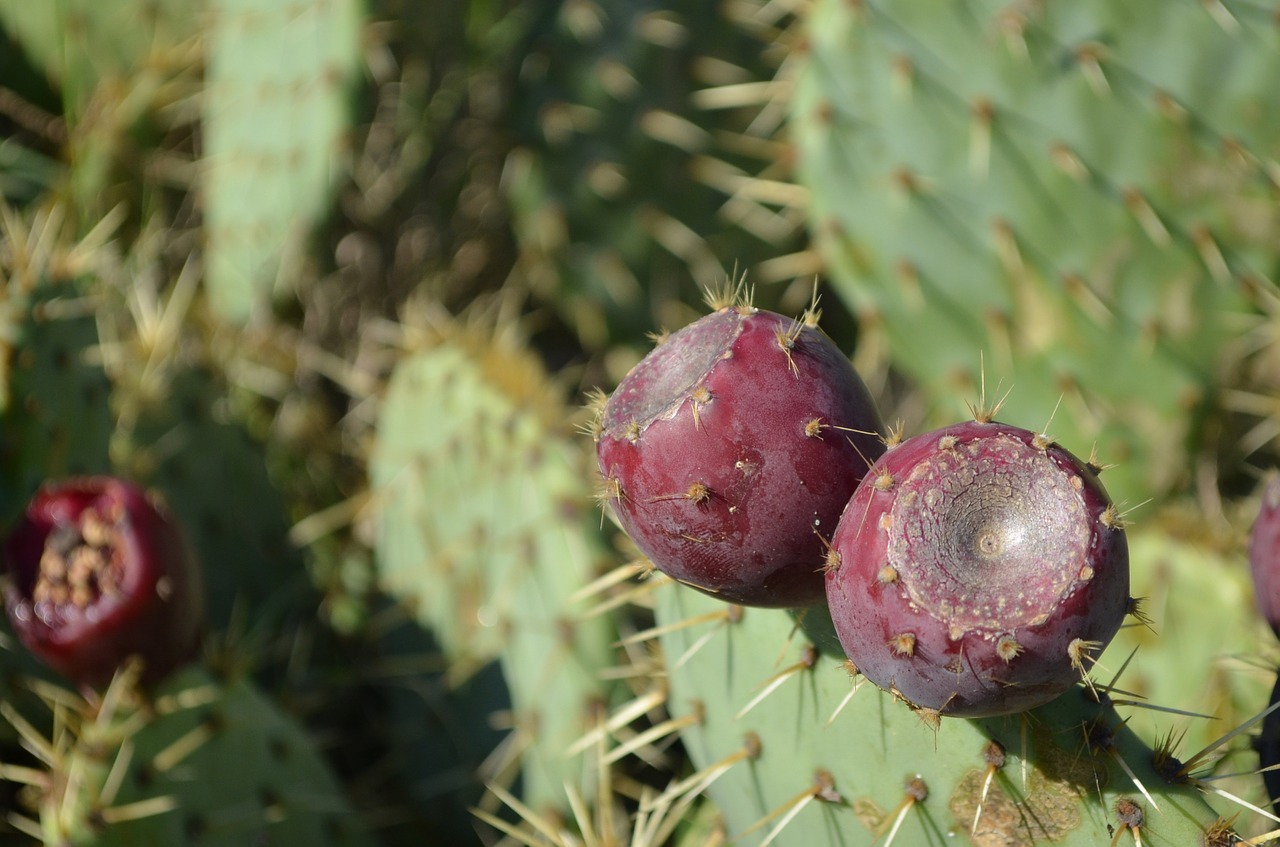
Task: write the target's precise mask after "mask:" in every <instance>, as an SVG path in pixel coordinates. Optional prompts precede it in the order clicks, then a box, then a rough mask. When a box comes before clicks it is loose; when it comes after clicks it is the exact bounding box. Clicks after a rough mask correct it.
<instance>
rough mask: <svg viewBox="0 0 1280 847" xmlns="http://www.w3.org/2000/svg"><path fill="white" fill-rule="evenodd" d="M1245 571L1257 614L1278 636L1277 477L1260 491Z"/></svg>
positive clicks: (1279, 494)
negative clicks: (1250, 581)
mask: <svg viewBox="0 0 1280 847" xmlns="http://www.w3.org/2000/svg"><path fill="white" fill-rule="evenodd" d="M1249 568H1250V570H1252V571H1253V587H1254V597H1255V599H1256V601H1257V604H1258V611H1260V612H1261V613H1262V617H1263V619H1265V620H1266V622H1267V623H1269V624H1271V629H1272V630H1273V631H1275V633H1276V635H1278V636H1280V476H1277V477H1273V478H1272V479H1271V481H1270V482H1269V483H1267V485H1266V487H1265V488H1264V489H1263V491H1262V508H1261V509H1260V510H1259V512H1258V517H1257V519H1256V520H1255V521H1254V522H1253V531H1252V532H1251V533H1250V535H1249Z"/></svg>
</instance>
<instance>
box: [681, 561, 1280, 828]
mask: <svg viewBox="0 0 1280 847" xmlns="http://www.w3.org/2000/svg"><path fill="white" fill-rule="evenodd" d="M656 599H657V619H658V624H659V626H661V627H664V628H669V631H668V632H667V633H666V634H664V635H663V636H662V647H663V653H664V655H665V657H666V659H667V665H666V666H667V669H668V674H669V684H670V691H669V695H668V697H667V702H668V709H669V711H670V712H671V715H672V719H673V720H674V721H675V722H676V723H677V725H679V727H680V733H681V737H682V738H683V740H684V743H685V745H686V747H687V749H688V751H689V755H690V758H691V759H692V762H693V766H694V771H693V773H690V774H685V775H684V776H683V778H682V779H681V780H680V781H679V782H676V783H674V784H673V790H676V791H690V792H692V791H698V790H702V789H705V791H706V793H707V794H708V795H709V796H710V798H711V799H712V801H713V802H714V803H715V804H716V806H717V807H718V808H719V809H720V811H721V814H722V815H723V817H724V820H725V824H726V829H727V831H728V833H729V835H730V836H731V837H733V838H734V839H735V840H736V841H737V843H744V844H754V845H759V844H766V843H779V844H844V845H871V844H880V845H886V844H898V845H905V844H911V845H915V844H921V845H923V844H935V843H943V842H948V841H950V840H952V839H955V841H956V843H967V844H973V845H978V847H995V845H1021V846H1022V847H1031V845H1040V844H1064V845H1075V844H1080V845H1092V844H1107V843H1109V841H1110V839H1111V837H1112V834H1113V831H1114V829H1120V828H1122V822H1121V820H1120V819H1119V818H1118V817H1117V808H1118V807H1123V806H1124V804H1125V803H1131V804H1135V805H1136V806H1137V807H1139V809H1140V810H1141V812H1142V820H1143V822H1142V823H1141V825H1140V826H1139V829H1140V837H1141V843H1176V844H1188V845H1195V844H1201V843H1203V842H1202V840H1201V839H1202V838H1203V837H1204V834H1205V832H1206V831H1208V830H1210V829H1211V828H1213V827H1214V826H1215V824H1217V823H1218V821H1219V818H1220V814H1219V813H1218V812H1217V811H1215V810H1214V808H1212V807H1211V806H1210V805H1209V804H1208V803H1207V802H1206V799H1205V797H1203V796H1202V795H1201V793H1200V792H1199V791H1198V790H1196V788H1194V787H1193V786H1192V785H1191V784H1190V783H1189V782H1188V781H1186V780H1183V779H1181V778H1175V779H1174V780H1173V782H1172V783H1171V782H1169V781H1167V780H1166V778H1165V777H1164V776H1162V775H1161V773H1160V772H1159V771H1158V767H1160V766H1165V767H1167V765H1168V761H1167V760H1164V759H1158V758H1157V757H1156V756H1155V755H1154V751H1153V750H1152V747H1151V746H1150V741H1153V740H1147V741H1144V740H1143V739H1140V738H1139V737H1138V736H1137V735H1135V734H1134V733H1133V732H1132V731H1131V730H1129V729H1127V728H1126V727H1125V720H1126V718H1127V716H1128V715H1127V713H1128V712H1129V711H1130V710H1129V709H1128V708H1126V709H1125V710H1124V711H1125V712H1126V714H1124V715H1122V714H1120V713H1118V711H1117V709H1116V708H1113V707H1110V706H1100V705H1099V704H1098V703H1097V702H1096V700H1094V699H1093V698H1092V696H1091V695H1090V692H1089V691H1088V690H1087V689H1086V688H1085V687H1084V686H1080V687H1077V688H1076V689H1074V690H1071V691H1069V692H1068V693H1067V694H1065V695H1063V696H1062V697H1061V698H1059V699H1057V700H1055V701H1053V702H1052V703H1050V704H1049V705H1046V706H1042V707H1040V708H1038V709H1036V710H1034V711H1031V712H1027V713H1022V714H1018V715H1012V716H1006V717H1001V718H986V719H981V720H966V719H951V718H943V719H941V722H940V723H939V722H937V719H936V718H934V719H933V720H930V719H929V718H928V716H927V715H926V716H918V715H916V714H913V713H912V712H911V711H910V710H909V709H908V708H907V707H906V706H905V705H903V704H902V703H900V702H896V701H895V700H894V699H893V698H892V697H891V696H890V695H889V694H887V693H884V692H881V691H879V690H878V689H876V688H875V687H874V686H872V685H870V684H867V683H866V682H865V680H863V679H861V678H860V677H851V676H850V674H849V672H848V668H847V665H846V664H845V662H844V657H843V656H842V655H839V654H832V653H829V652H822V651H820V650H818V649H817V648H815V647H814V646H813V644H812V643H811V642H810V641H809V640H808V638H807V637H806V636H805V635H804V634H803V632H797V630H796V627H795V625H794V623H793V622H792V621H791V620H789V619H788V618H787V617H786V616H784V615H781V614H778V613H777V612H774V611H770V610H761V609H746V610H739V611H738V612H734V613H733V614H730V613H729V607H727V606H725V605H724V604H720V603H718V601H716V600H714V599H709V598H705V597H703V596H701V595H699V594H697V593H696V592H693V591H689V590H687V589H683V588H681V587H679V586H674V585H671V586H664V587H662V588H659V589H658V590H657V598H656ZM1110 658H1111V657H1110V656H1108V659H1110ZM1116 661H1117V663H1118V661H1119V659H1117V660H1116ZM1110 666H1111V665H1110V664H1109V665H1108V667H1110ZM1124 687H1125V681H1124V679H1121V680H1120V681H1119V685H1118V688H1119V689H1123V688H1124ZM1103 693H1104V694H1105V689H1104V690H1103ZM1112 699H1114V700H1120V699H1121V697H1120V695H1119V693H1118V692H1117V693H1115V694H1114V695H1112ZM1175 770H1176V768H1175ZM1255 800H1256V798H1255ZM1215 805H1219V804H1215ZM1229 814H1230V813H1229ZM1126 837H1128V836H1126ZM1122 843H1128V842H1122Z"/></svg>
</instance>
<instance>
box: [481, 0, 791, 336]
mask: <svg viewBox="0 0 1280 847" xmlns="http://www.w3.org/2000/svg"><path fill="white" fill-rule="evenodd" d="M733 11H734V10H733V9H731V8H728V7H727V6H724V5H722V4H715V3H705V4H688V3H678V2H670V0H645V2H631V0H590V2H556V3H549V4H544V6H543V11H542V13H541V14H540V15H539V16H538V17H537V18H535V19H534V20H533V21H532V25H531V33H530V39H529V41H530V43H529V45H528V48H527V49H528V57H527V58H526V60H525V61H524V63H523V65H522V67H521V76H520V79H519V86H518V88H517V90H516V97H515V100H514V102H513V109H512V118H513V120H512V129H513V130H514V132H515V137H516V140H517V145H518V146H517V147H516V149H515V151H514V152H513V153H512V155H511V156H510V158H509V160H508V163H507V169H506V174H505V187H506V189H507V196H508V198H509V201H510V204H511V209H512V213H513V214H512V217H513V220H512V222H513V224H514V230H515V234H516V237H517V238H518V240H519V243H520V247H521V252H522V255H523V257H524V260H525V264H526V266H527V267H528V268H529V270H530V274H529V276H530V282H531V284H532V286H533V289H534V293H535V295H537V296H538V297H539V298H540V299H542V300H544V301H545V302H547V303H548V305H549V306H550V307H551V308H554V309H556V310H557V311H558V312H559V313H560V314H561V315H562V317H563V319H564V320H565V321H566V322H567V324H568V325H569V327H570V328H571V329H572V330H573V331H575V332H576V333H577V335H578V337H579V338H580V339H582V341H583V342H584V344H585V345H586V346H587V347H589V348H593V349H599V348H601V347H603V346H604V345H606V344H608V343H610V342H611V341H617V340H619V339H622V340H630V339H635V338H639V337H640V336H641V335H642V334H643V333H644V332H646V331H648V330H651V329H652V328H653V327H654V326H661V325H664V324H667V325H679V324H682V323H685V322H686V321H687V320H688V316H689V314H690V312H691V311H692V309H690V307H689V305H685V308H684V309H683V310H682V309H681V308H680V304H681V303H682V300H683V301H685V302H686V303H687V301H688V299H689V295H690V294H692V295H693V297H694V299H695V300H696V297H697V291H698V290H699V288H700V287H701V288H710V287H712V286H713V285H717V284H719V283H720V281H721V280H722V279H723V278H724V277H725V275H726V274H727V273H728V272H729V271H730V270H732V269H734V268H737V269H739V270H741V271H743V272H746V273H747V274H748V275H749V276H751V277H752V278H753V279H754V278H755V271H756V269H757V268H758V267H759V265H760V263H762V262H764V261H766V260H768V259H772V258H775V257H776V256H777V255H778V254H779V253H787V252H789V251H791V250H794V249H798V246H799V241H800V233H799V230H800V225H799V224H800V219H799V217H798V216H788V215H787V214H779V213H777V212H776V211H775V209H773V208H771V207H770V208H766V206H765V205H762V204H760V203H758V202H756V201H755V200H754V199H752V200H748V199H746V198H745V197H744V196H739V195H738V194H737V190H738V184H739V183H740V182H743V181H746V182H749V181H750V180H749V178H748V177H747V174H750V173H753V172H755V171H758V170H761V169H763V168H766V167H769V166H771V165H772V164H773V161H772V159H771V158H769V154H768V153H766V154H765V155H764V156H763V157H762V158H763V159H764V161H762V158H756V157H754V156H753V155H751V154H743V152H742V151H743V150H744V149H750V148H755V149H756V150H767V151H772V149H773V146H772V145H773V143H774V142H773V141H772V140H771V139H770V138H768V132H766V131H761V132H760V133H759V134H758V135H757V134H753V133H752V132H747V133H746V135H747V136H750V137H747V138H744V139H743V140H742V141H741V143H739V144H738V145H737V149H734V143H733V142H732V141H729V142H725V140H724V139H725V138H733V137H736V136H737V134H739V133H742V132H743V128H744V127H747V126H748V125H749V124H750V123H751V121H752V119H753V118H754V117H755V116H756V114H757V113H758V112H759V111H760V109H761V108H762V104H761V103H759V102H756V103H748V104H746V105H745V106H737V107H724V108H719V107H715V106H711V105H708V104H707V103H706V102H702V101H700V100H699V98H700V97H703V98H704V100H705V91H706V90H707V89H711V88H714V87H715V86H717V85H721V84H725V83H726V77H728V78H729V79H730V80H731V81H732V82H733V83H753V82H754V83H759V82H760V81H762V80H768V79H770V78H771V77H772V74H773V72H774V69H773V68H772V67H771V66H770V65H769V63H768V61H767V60H766V59H765V58H764V56H763V54H764V53H765V46H764V44H763V43H762V40H760V39H757V38H755V37H753V36H752V35H751V34H749V33H748V32H747V31H746V29H745V28H744V27H742V26H740V25H739V24H738V22H736V21H734V20H732V13H733ZM753 106H754V108H752V107H753ZM744 208H745V211H744ZM755 219H765V220H764V222H763V223H760V222H759V221H758V220H757V225H756V226H754V227H753V226H752V223H753V220H755ZM761 294H762V295H765V292H761ZM767 300H768V297H767V296H762V297H761V301H760V303H759V305H762V306H766V307H768V306H770V303H769V302H766V301H767ZM694 309H696V306H694Z"/></svg>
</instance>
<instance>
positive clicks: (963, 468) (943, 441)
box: [827, 421, 1130, 717]
mask: <svg viewBox="0 0 1280 847" xmlns="http://www.w3.org/2000/svg"><path fill="white" fill-rule="evenodd" d="M831 546H832V557H831V562H830V567H829V568H828V571H827V600H828V603H829V604H830V608H831V618H832V621H833V623H834V624H835V629H836V632H837V633H838V634H839V637H840V643H841V645H842V646H843V647H844V649H845V652H846V653H847V654H848V656H849V658H850V659H851V660H852V661H853V663H854V664H855V665H856V666H857V668H858V670H859V671H861V672H862V673H863V674H864V675H865V676H866V677H867V678H868V679H870V680H871V681H872V682H874V683H875V684H876V685H878V686H880V687H881V688H884V689H887V690H890V691H893V692H895V693H896V694H898V695H900V696H901V697H902V698H903V699H905V700H906V701H907V702H908V703H910V704H912V705H913V706H915V707H918V708H920V709H926V710H931V711H934V712H936V713H938V714H944V715H959V716H965V717H983V716H990V715H1000V714H1008V713H1012V712H1018V711H1022V710H1025V709H1030V708H1033V707H1035V706H1038V705H1040V704H1042V703H1045V702H1048V701H1049V700H1051V699H1053V698H1054V697H1057V696H1058V695H1059V694H1061V693H1063V692H1064V691H1065V690H1067V689H1068V688H1070V687H1071V686H1072V685H1073V684H1074V683H1075V682H1077V681H1079V680H1080V679H1081V677H1082V676H1083V674H1084V673H1085V672H1086V671H1087V669H1088V667H1089V665H1090V664H1091V663H1092V661H1093V660H1094V658H1095V657H1096V655H1097V653H1098V652H1100V651H1101V650H1102V649H1103V647H1105V646H1106V644H1107V643H1108V642H1110V640H1111V638H1112V636H1114V635H1115V632H1116V630H1117V629H1119V627H1120V624H1121V622H1122V621H1123V620H1124V616H1125V613H1126V612H1127V611H1128V609H1129V608H1130V599H1129V553H1128V543H1127V541H1126V539H1125V534H1124V531H1123V527H1122V526H1121V522H1120V519H1119V517H1118V516H1117V514H1116V510H1115V507H1114V506H1113V505H1112V504H1111V502H1110V500H1109V499H1108V497H1107V494H1106V492H1105V491H1104V490H1103V488H1102V485H1101V484H1100V483H1099V482H1098V479H1097V476H1096V474H1095V473H1094V471H1093V469H1091V468H1090V466H1089V465H1087V464H1085V463H1083V462H1081V461H1080V460H1079V459H1077V458H1076V457H1075V456H1073V455H1072V454H1071V453H1069V452H1067V451H1066V450H1064V449H1062V448H1061V447H1058V446H1057V445H1055V444H1053V443H1051V442H1050V441H1049V440H1047V439H1045V438H1044V437H1042V436H1039V435H1036V434H1035V433H1032V432H1029V431H1027V430H1024V429H1019V428H1017V427H1012V426H1007V425H1005V424H1001V423H995V422H978V421H973V422H968V423H962V424H958V425H955V426H950V427H946V428H945V429H940V430H936V431H934V432H929V433H926V434H924V435H919V436H916V437H914V438H911V439H908V440H907V441H904V442H902V443H901V444H899V445H897V446H895V447H893V448H891V449H890V450H889V451H888V452H887V453H885V454H884V455H883V456H881V457H880V459H879V461H878V462H877V463H876V464H875V466H874V467H872V468H871V470H870V471H868V473H867V476H866V479H864V480H863V483H862V484H861V485H860V486H859V487H858V490H857V492H856V493H855V494H854V496H853V498H852V499H851V500H850V501H849V505H848V506H847V507H846V508H845V511H844V514H843V515H842V516H841V518H840V522H839V525H838V526H837V527H836V532H835V536H834V537H833V538H832V541H831Z"/></svg>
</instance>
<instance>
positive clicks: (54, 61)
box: [0, 0, 201, 118]
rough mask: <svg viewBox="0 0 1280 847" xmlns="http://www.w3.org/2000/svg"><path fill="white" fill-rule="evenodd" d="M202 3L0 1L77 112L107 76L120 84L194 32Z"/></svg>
mask: <svg viewBox="0 0 1280 847" xmlns="http://www.w3.org/2000/svg"><path fill="white" fill-rule="evenodd" d="M200 5H201V4H200V3H198V2H196V0H159V2H151V3H145V4H133V3H122V2H109V3H96V2H93V0H69V2H60V3H24V2H21V0H4V2H0V25H3V26H4V28H5V29H6V30H7V31H8V32H9V33H10V34H11V35H12V36H13V37H14V40H15V41H16V42H17V43H18V44H20V45H21V47H22V50H23V51H24V52H25V53H26V54H27V56H28V57H29V59H30V60H31V61H32V62H33V63H34V64H36V65H37V66H38V67H39V68H40V69H42V70H43V71H44V72H45V73H46V74H47V75H48V76H49V78H50V80H51V81H52V82H54V83H56V84H57V85H59V87H60V88H61V89H62V91H63V93H64V96H65V102H66V108H67V111H68V113H69V114H70V115H71V116H72V117H73V118H75V117H78V116H80V114H81V113H82V111H83V109H84V106H85V105H86V101H87V99H88V97H89V96H90V94H91V93H92V91H93V89H94V87H95V86H97V85H98V84H99V83H100V82H101V81H102V80H103V79H104V78H105V79H107V80H109V81H111V82H112V83H114V84H119V83H120V82H121V81H122V80H123V79H124V78H127V77H128V76H129V75H131V74H133V73H136V72H137V70H138V69H139V68H140V67H142V66H144V65H146V64H147V63H148V60H149V59H153V58H154V54H155V53H157V52H158V51H161V50H164V49H166V48H170V47H172V46H174V45H177V44H179V43H180V42H182V41H183V40H184V39H188V38H191V37H192V36H193V35H194V33H195V30H196V24H197V22H198V19H199V16H198V14H197V11H198V8H199V6H200Z"/></svg>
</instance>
